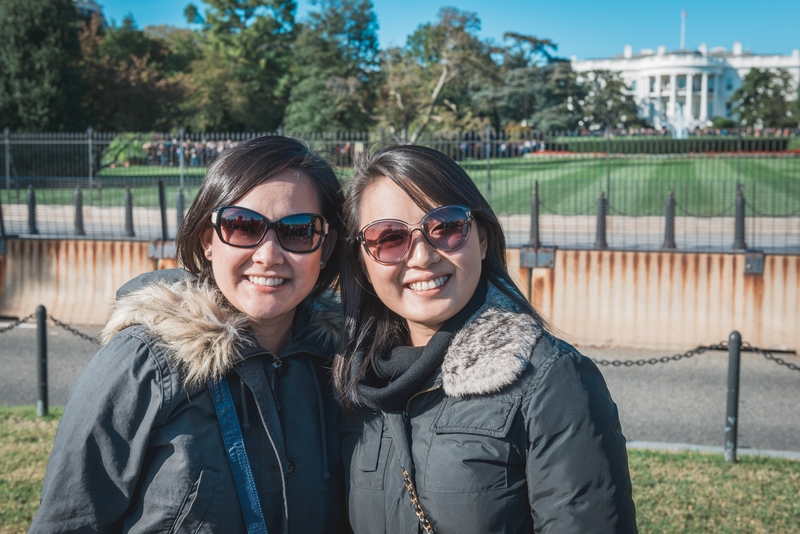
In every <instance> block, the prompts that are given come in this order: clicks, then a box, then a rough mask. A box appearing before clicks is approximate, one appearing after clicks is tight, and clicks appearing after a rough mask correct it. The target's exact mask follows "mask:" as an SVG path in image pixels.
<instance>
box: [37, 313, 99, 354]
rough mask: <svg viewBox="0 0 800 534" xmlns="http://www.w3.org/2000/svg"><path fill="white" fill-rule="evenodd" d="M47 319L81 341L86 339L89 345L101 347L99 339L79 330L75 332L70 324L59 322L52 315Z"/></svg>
mask: <svg viewBox="0 0 800 534" xmlns="http://www.w3.org/2000/svg"><path fill="white" fill-rule="evenodd" d="M47 318H48V319H50V320H51V321H53V323H55V325H56V326H60V327H61V328H63V329H64V330H66V331H67V332H69V333H70V334H74V335H76V336H78V337H79V338H81V339H85V340H86V341H88V342H89V343H93V344H94V345H96V346H98V347H99V346H100V340H99V339H97V338H95V337H92V336H89V335H87V334H84V333H83V332H78V331H77V330H75V329H74V328H72V327H71V326H69V325H68V324H65V323H62V322H61V321H59V320H58V319H56V318H55V317H53V316H52V315H50V314H48V315H47Z"/></svg>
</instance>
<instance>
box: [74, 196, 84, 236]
mask: <svg viewBox="0 0 800 534" xmlns="http://www.w3.org/2000/svg"><path fill="white" fill-rule="evenodd" d="M75 235H86V230H85V229H84V227H83V193H82V192H81V186H79V185H76V186H75Z"/></svg>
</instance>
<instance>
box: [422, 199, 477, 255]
mask: <svg viewBox="0 0 800 534" xmlns="http://www.w3.org/2000/svg"><path fill="white" fill-rule="evenodd" d="M422 227H423V229H424V231H425V235H426V236H427V237H428V239H429V240H430V242H431V243H432V244H433V246H435V247H436V248H438V249H439V250H444V251H449V250H456V249H457V248H459V247H460V246H461V245H463V244H464V242H465V241H466V240H467V236H468V235H469V224H468V220H467V213H466V212H465V211H464V209H463V208H460V207H456V206H445V207H443V208H438V209H435V210H433V211H431V212H429V213H428V215H426V216H425V218H424V219H423V221H422Z"/></svg>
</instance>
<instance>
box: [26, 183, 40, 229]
mask: <svg viewBox="0 0 800 534" xmlns="http://www.w3.org/2000/svg"><path fill="white" fill-rule="evenodd" d="M28 233H29V234H31V235H36V234H38V233H39V230H38V229H37V228H36V192H35V191H34V190H33V184H28Z"/></svg>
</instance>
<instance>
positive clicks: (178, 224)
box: [175, 187, 183, 235]
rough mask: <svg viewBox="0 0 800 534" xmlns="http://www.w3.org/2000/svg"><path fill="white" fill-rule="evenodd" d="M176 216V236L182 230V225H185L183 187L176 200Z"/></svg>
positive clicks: (179, 190)
mask: <svg viewBox="0 0 800 534" xmlns="http://www.w3.org/2000/svg"><path fill="white" fill-rule="evenodd" d="M175 208H176V209H175V212H176V213H175V214H176V215H177V217H176V219H177V220H176V221H175V222H176V225H175V235H177V233H178V230H180V228H181V224H183V187H179V188H178V195H177V197H176V198H175Z"/></svg>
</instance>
